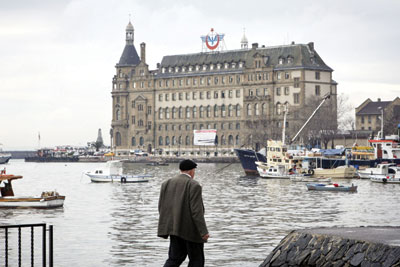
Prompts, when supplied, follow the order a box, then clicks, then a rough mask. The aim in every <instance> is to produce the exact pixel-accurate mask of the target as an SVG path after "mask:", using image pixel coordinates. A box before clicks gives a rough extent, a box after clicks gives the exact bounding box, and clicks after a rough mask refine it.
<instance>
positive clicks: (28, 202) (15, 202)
mask: <svg viewBox="0 0 400 267" xmlns="http://www.w3.org/2000/svg"><path fill="white" fill-rule="evenodd" d="M21 178H22V176H20V175H10V174H8V175H7V174H5V173H4V171H3V172H2V174H1V175H0V182H1V183H2V184H4V186H3V187H1V196H0V208H42V209H48V208H58V207H62V206H63V205H64V200H65V196H61V195H59V194H58V193H57V192H55V191H51V192H42V194H41V195H40V196H38V197H31V196H19V197H17V196H14V191H13V188H12V184H11V182H12V180H16V179H21Z"/></svg>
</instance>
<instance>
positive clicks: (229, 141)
mask: <svg viewBox="0 0 400 267" xmlns="http://www.w3.org/2000/svg"><path fill="white" fill-rule="evenodd" d="M228 145H230V146H232V145H233V136H232V135H229V137H228Z"/></svg>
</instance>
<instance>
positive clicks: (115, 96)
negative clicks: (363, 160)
mask: <svg viewBox="0 0 400 267" xmlns="http://www.w3.org/2000/svg"><path fill="white" fill-rule="evenodd" d="M115 67H116V74H115V76H114V77H113V80H112V92H111V95H112V112H113V117H112V123H111V127H112V133H111V134H112V147H113V148H114V150H115V151H116V153H117V154H127V153H129V152H130V151H132V150H136V149H141V150H145V151H148V152H150V153H157V154H167V155H168V154H169V155H171V154H190V155H200V154H202V155H203V153H205V154H207V155H226V154H230V153H232V152H233V148H238V147H248V148H257V146H260V145H261V146H262V145H264V144H262V142H263V141H265V143H266V140H265V139H264V140H262V139H263V138H271V137H273V138H276V137H278V136H279V137H280V136H281V132H282V121H283V110H284V108H285V107H289V110H296V109H298V108H301V107H302V106H304V105H307V101H308V100H309V99H315V98H320V97H321V98H322V97H323V96H325V95H326V94H331V95H332V97H331V100H330V105H331V106H332V108H333V109H335V110H336V90H337V84H336V82H335V81H334V80H333V79H332V72H333V70H332V69H331V68H330V67H328V66H327V65H326V64H325V63H324V62H323V60H322V59H321V58H320V56H319V55H318V54H317V52H316V51H315V49H314V44H313V43H308V44H295V43H292V44H290V45H282V46H274V47H265V46H261V47H259V46H258V44H257V43H254V44H252V46H251V48H248V46H247V39H246V38H245V36H244V38H242V40H241V49H238V50H228V51H219V52H202V53H194V54H184V55H171V56H164V57H163V59H162V61H161V63H160V64H157V68H156V69H155V70H149V66H148V65H147V64H146V45H145V43H141V44H140V57H139V55H138V53H137V51H136V48H135V46H134V29H133V26H132V24H131V23H130V22H129V24H128V26H127V28H126V45H125V48H124V51H123V53H122V56H121V58H120V61H119V63H117V64H116V66H115ZM295 121H296V114H291V115H290V116H289V117H288V121H287V124H286V126H287V127H288V129H290V128H291V126H292V127H293V125H295V123H294V122H295ZM199 129H216V130H217V137H216V146H212V147H197V146H194V145H193V130H199ZM260 136H261V137H260ZM259 137H260V138H259Z"/></svg>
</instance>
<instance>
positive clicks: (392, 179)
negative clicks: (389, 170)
mask: <svg viewBox="0 0 400 267" xmlns="http://www.w3.org/2000/svg"><path fill="white" fill-rule="evenodd" d="M370 179H371V182H375V183H384V184H400V177H396V176H394V175H392V174H389V175H379V174H376V175H370Z"/></svg>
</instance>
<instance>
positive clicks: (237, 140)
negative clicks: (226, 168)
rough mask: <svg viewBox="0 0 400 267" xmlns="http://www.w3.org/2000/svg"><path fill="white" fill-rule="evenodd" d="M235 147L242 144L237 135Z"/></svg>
mask: <svg viewBox="0 0 400 267" xmlns="http://www.w3.org/2000/svg"><path fill="white" fill-rule="evenodd" d="M235 145H237V146H238V145H240V143H239V135H236V141H235Z"/></svg>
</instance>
